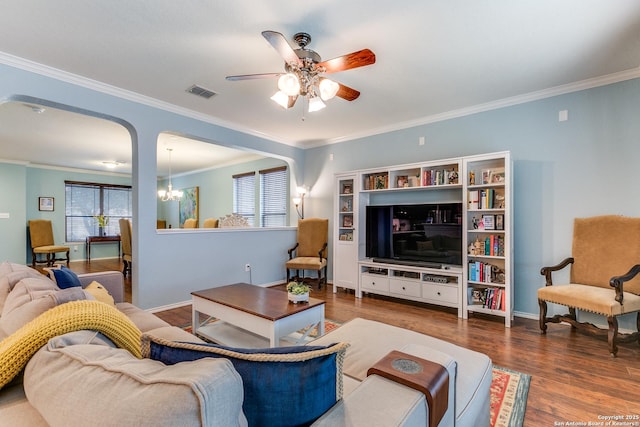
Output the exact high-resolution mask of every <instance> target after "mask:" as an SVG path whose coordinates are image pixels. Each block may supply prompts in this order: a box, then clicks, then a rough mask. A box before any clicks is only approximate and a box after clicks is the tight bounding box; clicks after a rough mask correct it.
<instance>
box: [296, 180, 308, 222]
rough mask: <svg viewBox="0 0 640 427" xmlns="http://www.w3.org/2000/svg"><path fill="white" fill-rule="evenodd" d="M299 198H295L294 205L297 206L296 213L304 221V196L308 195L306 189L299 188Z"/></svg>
mask: <svg viewBox="0 0 640 427" xmlns="http://www.w3.org/2000/svg"><path fill="white" fill-rule="evenodd" d="M297 191H298V197H294V198H293V204H294V205H296V211H298V216H299V217H300V218H301V219H304V196H305V195H306V194H307V189H306V188H304V187H298V188H297Z"/></svg>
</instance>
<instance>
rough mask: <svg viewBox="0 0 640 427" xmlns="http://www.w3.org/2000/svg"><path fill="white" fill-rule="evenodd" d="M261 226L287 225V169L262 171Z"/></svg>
mask: <svg viewBox="0 0 640 427" xmlns="http://www.w3.org/2000/svg"><path fill="white" fill-rule="evenodd" d="M260 225H261V226H262V227H283V226H285V225H287V168H286V167H279V168H273V169H267V170H261V171H260Z"/></svg>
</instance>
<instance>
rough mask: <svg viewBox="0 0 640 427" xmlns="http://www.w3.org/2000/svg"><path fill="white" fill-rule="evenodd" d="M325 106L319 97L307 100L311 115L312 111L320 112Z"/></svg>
mask: <svg viewBox="0 0 640 427" xmlns="http://www.w3.org/2000/svg"><path fill="white" fill-rule="evenodd" d="M326 106H327V105H326V104H325V103H324V102H322V99H320V97H319V96H314V97H313V98H309V112H310V113H313V112H314V111H319V110H322V109H323V108H324V107H326Z"/></svg>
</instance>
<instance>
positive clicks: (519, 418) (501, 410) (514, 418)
mask: <svg viewBox="0 0 640 427" xmlns="http://www.w3.org/2000/svg"><path fill="white" fill-rule="evenodd" d="M530 383H531V375H528V374H523V373H522V372H517V371H512V370H510V369H506V368H501V367H499V366H495V365H494V366H493V378H492V380H491V427H520V426H522V423H523V421H524V411H525V409H526V408H527V395H528V394H529V384H530Z"/></svg>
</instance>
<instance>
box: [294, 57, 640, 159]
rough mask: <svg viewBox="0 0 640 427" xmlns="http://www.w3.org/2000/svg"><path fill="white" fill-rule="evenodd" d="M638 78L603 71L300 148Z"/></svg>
mask: <svg viewBox="0 0 640 427" xmlns="http://www.w3.org/2000/svg"><path fill="white" fill-rule="evenodd" d="M639 77H640V67H637V68H632V69H629V70H625V71H620V72H617V73H612V74H607V75H605V76H600V77H594V78H591V79H586V80H581V81H578V82H573V83H568V84H565V85H560V86H555V87H552V88H548V89H543V90H540V91H536V92H530V93H526V94H523V95H517V96H512V97H509V98H503V99H499V100H496V101H491V102H487V103H485V104H479V105H474V106H471V107H465V108H461V109H458V110H452V111H447V112H444V113H440V114H434V115H432V116H427V117H422V118H420V119H416V120H411V121H407V122H402V123H397V124H395V125H392V126H386V127H380V128H375V129H371V130H370V131H367V132H362V133H359V134H351V135H346V136H342V137H339V138H333V139H331V140H328V141H326V143H322V144H309V145H306V146H305V147H304V148H313V147H317V146H320V145H327V144H337V143H340V142H345V141H350V140H354V139H360V138H366V137H369V136H374V135H380V134H383V133H389V132H394V131H398V130H404V129H408V128H412V127H416V126H422V125H427V124H430V123H436V122H442V121H445V120H451V119H455V118H459V117H464V116H470V115H472V114H477V113H483V112H486V111H491V110H497V109H500V108H505V107H512V106H514V105H519V104H525V103H527V102H532V101H539V100H541V99H546V98H552V97H554V96H558V95H565V94H567V93H572V92H579V91H581V90H587V89H593V88H596V87H600V86H606V85H610V84H613V83H619V82H623V81H626V80H633V79H637V78H639Z"/></svg>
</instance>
